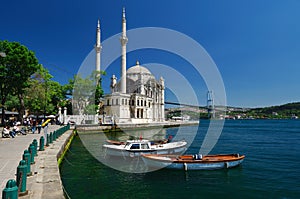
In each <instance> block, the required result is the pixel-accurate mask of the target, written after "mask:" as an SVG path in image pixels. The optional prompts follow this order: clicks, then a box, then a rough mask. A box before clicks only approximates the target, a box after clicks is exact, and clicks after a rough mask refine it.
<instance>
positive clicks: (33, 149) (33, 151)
mask: <svg viewBox="0 0 300 199" xmlns="http://www.w3.org/2000/svg"><path fill="white" fill-rule="evenodd" d="M30 145H32V146H33V148H32V154H33V156H34V157H35V156H36V155H35V154H36V152H35V146H34V144H33V142H32V143H31V144H30ZM30 145H29V147H30Z"/></svg>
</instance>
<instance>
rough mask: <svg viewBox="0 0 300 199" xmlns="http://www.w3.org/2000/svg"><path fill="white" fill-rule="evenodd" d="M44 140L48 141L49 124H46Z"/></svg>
mask: <svg viewBox="0 0 300 199" xmlns="http://www.w3.org/2000/svg"><path fill="white" fill-rule="evenodd" d="M43 128H44V140H47V131H48V123H46V124H45V125H44V126H43Z"/></svg>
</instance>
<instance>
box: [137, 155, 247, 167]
mask: <svg viewBox="0 0 300 199" xmlns="http://www.w3.org/2000/svg"><path fill="white" fill-rule="evenodd" d="M244 158H245V156H244V155H239V154H221V155H205V156H202V155H199V154H195V155H180V156H177V155H157V154H142V159H143V161H144V162H145V164H146V165H147V166H149V167H154V168H164V167H165V168H167V169H181V170H185V171H187V170H215V169H223V168H226V169H228V168H232V167H236V166H238V165H240V164H241V163H242V162H243V160H244Z"/></svg>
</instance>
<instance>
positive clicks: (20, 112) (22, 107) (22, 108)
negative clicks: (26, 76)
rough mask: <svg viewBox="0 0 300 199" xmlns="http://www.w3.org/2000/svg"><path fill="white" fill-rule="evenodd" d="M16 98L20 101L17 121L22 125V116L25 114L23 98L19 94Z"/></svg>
mask: <svg viewBox="0 0 300 199" xmlns="http://www.w3.org/2000/svg"><path fill="white" fill-rule="evenodd" d="M18 97H19V101H20V110H19V120H20V121H21V124H23V122H24V118H23V115H24V114H25V104H24V96H23V94H19V95H18Z"/></svg>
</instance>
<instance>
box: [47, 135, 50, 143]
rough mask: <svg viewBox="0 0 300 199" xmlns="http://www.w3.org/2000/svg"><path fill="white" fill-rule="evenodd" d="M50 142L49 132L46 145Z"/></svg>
mask: <svg viewBox="0 0 300 199" xmlns="http://www.w3.org/2000/svg"><path fill="white" fill-rule="evenodd" d="M49 142H50V136H49V134H47V141H46V146H49Z"/></svg>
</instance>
